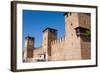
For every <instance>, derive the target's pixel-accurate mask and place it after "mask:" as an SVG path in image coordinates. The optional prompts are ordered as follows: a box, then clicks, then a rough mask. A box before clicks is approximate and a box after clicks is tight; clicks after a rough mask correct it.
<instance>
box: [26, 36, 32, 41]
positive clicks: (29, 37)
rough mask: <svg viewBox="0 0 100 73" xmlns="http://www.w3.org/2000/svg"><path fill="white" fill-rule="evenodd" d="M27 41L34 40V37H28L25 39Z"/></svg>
mask: <svg viewBox="0 0 100 73" xmlns="http://www.w3.org/2000/svg"><path fill="white" fill-rule="evenodd" d="M25 39H31V40H34V37H31V36H27V37H25Z"/></svg>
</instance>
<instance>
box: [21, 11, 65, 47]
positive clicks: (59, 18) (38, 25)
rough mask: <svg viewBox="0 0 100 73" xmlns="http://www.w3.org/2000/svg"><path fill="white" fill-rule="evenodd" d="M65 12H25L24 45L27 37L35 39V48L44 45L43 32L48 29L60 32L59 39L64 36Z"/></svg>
mask: <svg viewBox="0 0 100 73" xmlns="http://www.w3.org/2000/svg"><path fill="white" fill-rule="evenodd" d="M63 14H64V12H52V11H33V10H23V45H24V41H25V37H26V36H28V34H29V36H32V37H35V47H40V46H41V45H42V38H43V32H42V31H43V30H44V29H45V28H47V27H50V28H54V29H57V30H58V33H57V34H58V35H57V36H58V38H61V37H63V36H64V33H65V21H64V15H63Z"/></svg>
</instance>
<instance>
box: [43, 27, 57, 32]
mask: <svg viewBox="0 0 100 73" xmlns="http://www.w3.org/2000/svg"><path fill="white" fill-rule="evenodd" d="M46 30H53V31H58V30H57V29H54V28H49V27H47V28H46V29H44V30H43V32H45V31H46Z"/></svg>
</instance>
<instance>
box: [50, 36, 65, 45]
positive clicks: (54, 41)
mask: <svg viewBox="0 0 100 73" xmlns="http://www.w3.org/2000/svg"><path fill="white" fill-rule="evenodd" d="M64 41H65V37H62V38H60V39H57V40H53V41H51V45H54V44H60V43H62V42H64Z"/></svg>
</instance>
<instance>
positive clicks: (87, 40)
mask: <svg viewBox="0 0 100 73" xmlns="http://www.w3.org/2000/svg"><path fill="white" fill-rule="evenodd" d="M64 16H65V35H64V37H62V38H60V39H57V30H56V29H53V28H46V29H45V30H43V41H42V46H41V47H39V48H35V47H34V39H35V38H34V37H30V36H27V37H26V41H25V48H24V50H23V62H35V61H36V62H37V61H63V60H82V59H91V35H90V29H91V15H90V14H88V13H75V12H66V13H65V14H64Z"/></svg>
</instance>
